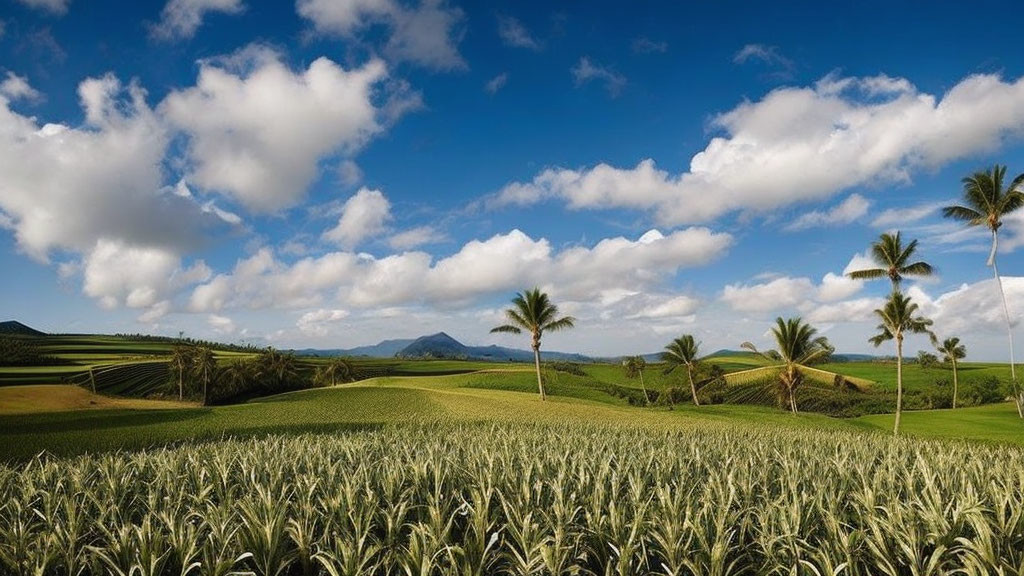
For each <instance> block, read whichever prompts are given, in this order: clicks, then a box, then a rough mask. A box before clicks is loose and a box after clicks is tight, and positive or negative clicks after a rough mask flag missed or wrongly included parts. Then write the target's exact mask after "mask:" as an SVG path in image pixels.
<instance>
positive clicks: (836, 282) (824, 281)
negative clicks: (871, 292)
mask: <svg viewBox="0 0 1024 576" xmlns="http://www.w3.org/2000/svg"><path fill="white" fill-rule="evenodd" d="M863 287H864V281H863V280H854V279H853V278H850V277H849V276H846V274H845V273H844V274H842V275H838V274H833V273H831V272H829V273H828V274H825V276H823V277H822V278H821V284H820V285H819V286H818V293H817V298H818V300H821V301H823V302H835V301H836V300H844V299H846V298H849V297H850V296H853V295H854V294H856V293H857V292H860V290H861V289H862V288H863Z"/></svg>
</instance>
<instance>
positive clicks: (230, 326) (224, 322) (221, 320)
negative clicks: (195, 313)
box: [206, 314, 236, 336]
mask: <svg viewBox="0 0 1024 576" xmlns="http://www.w3.org/2000/svg"><path fill="white" fill-rule="evenodd" d="M206 323H207V325H209V326H210V328H212V329H213V331H214V332H216V333H217V334H220V335H222V336H226V335H228V334H234V332H235V329H236V327H235V321H234V320H232V319H231V318H228V317H227V316H221V315H219V314H210V315H209V316H207V317H206Z"/></svg>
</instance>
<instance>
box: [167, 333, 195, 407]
mask: <svg viewBox="0 0 1024 576" xmlns="http://www.w3.org/2000/svg"><path fill="white" fill-rule="evenodd" d="M193 353H194V350H193V348H192V346H186V345H184V344H175V345H174V348H172V349H171V366H173V367H174V370H175V372H177V373H178V400H184V398H185V374H186V373H188V372H190V371H191V368H192V356H193Z"/></svg>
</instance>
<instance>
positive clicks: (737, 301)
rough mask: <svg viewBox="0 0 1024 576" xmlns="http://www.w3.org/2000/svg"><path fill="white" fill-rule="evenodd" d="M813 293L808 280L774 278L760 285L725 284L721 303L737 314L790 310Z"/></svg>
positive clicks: (811, 284)
mask: <svg viewBox="0 0 1024 576" xmlns="http://www.w3.org/2000/svg"><path fill="white" fill-rule="evenodd" d="M813 293H814V283H813V282H811V281H810V279H809V278H789V277H782V278H776V279H775V280H771V281H769V282H765V283H762V284H727V285H726V286H725V288H724V289H723V290H722V301H724V302H725V303H726V304H728V305H729V306H730V307H731V308H732V309H733V310H736V311H739V312H768V311H770V310H780V309H784V308H792V307H794V306H796V305H797V304H800V303H801V302H803V301H804V300H805V299H806V298H808V297H809V296H810V295H812V294H813Z"/></svg>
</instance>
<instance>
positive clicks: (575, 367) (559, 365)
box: [544, 360, 587, 376]
mask: <svg viewBox="0 0 1024 576" xmlns="http://www.w3.org/2000/svg"><path fill="white" fill-rule="evenodd" d="M544 366H545V367H546V368H549V369H551V370H554V371H555V372H564V373H565V374H573V375H575V376H586V375H587V373H586V372H584V370H583V366H582V365H581V364H579V363H578V362H565V361H562V360H556V361H554V362H546V363H545V364H544Z"/></svg>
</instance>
